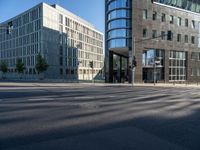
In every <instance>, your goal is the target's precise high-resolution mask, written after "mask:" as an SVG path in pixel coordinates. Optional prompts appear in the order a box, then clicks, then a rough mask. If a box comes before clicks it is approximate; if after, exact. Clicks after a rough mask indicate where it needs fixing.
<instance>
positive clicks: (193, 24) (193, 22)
mask: <svg viewBox="0 0 200 150" xmlns="http://www.w3.org/2000/svg"><path fill="white" fill-rule="evenodd" d="M192 28H193V29H195V21H194V20H192Z"/></svg>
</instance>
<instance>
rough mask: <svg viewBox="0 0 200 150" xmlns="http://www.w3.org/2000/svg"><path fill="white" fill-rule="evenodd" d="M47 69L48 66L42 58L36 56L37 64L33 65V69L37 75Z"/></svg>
mask: <svg viewBox="0 0 200 150" xmlns="http://www.w3.org/2000/svg"><path fill="white" fill-rule="evenodd" d="M48 67H49V65H48V64H47V63H46V60H45V59H44V58H43V57H42V55H41V54H39V55H38V56H37V63H36V65H35V68H36V70H37V72H38V74H40V73H42V72H44V71H46V70H47V68H48Z"/></svg>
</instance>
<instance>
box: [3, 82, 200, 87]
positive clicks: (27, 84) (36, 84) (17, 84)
mask: <svg viewBox="0 0 200 150" xmlns="http://www.w3.org/2000/svg"><path fill="white" fill-rule="evenodd" d="M80 85H82V86H107V87H119V86H120V87H126V86H127V87H134V86H136V87H171V88H200V84H199V85H197V83H196V84H194V83H193V84H173V83H156V84H155V85H154V84H153V83H135V84H134V85H132V84H128V83H125V84H120V83H112V84H111V83H66V82H63V83H60V82H57V83H56V82H17V81H16V82H0V87H21V86H23V87H39V86H48V87H66V86H67V87H69V86H80Z"/></svg>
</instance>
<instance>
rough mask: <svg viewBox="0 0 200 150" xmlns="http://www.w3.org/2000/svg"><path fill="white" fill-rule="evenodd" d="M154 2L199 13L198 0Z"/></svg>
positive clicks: (159, 0) (199, 4) (157, 0)
mask: <svg viewBox="0 0 200 150" xmlns="http://www.w3.org/2000/svg"><path fill="white" fill-rule="evenodd" d="M154 1H156V2H159V3H163V4H167V5H170V6H175V7H178V8H182V9H186V10H189V11H193V12H197V13H200V1H199V0H154Z"/></svg>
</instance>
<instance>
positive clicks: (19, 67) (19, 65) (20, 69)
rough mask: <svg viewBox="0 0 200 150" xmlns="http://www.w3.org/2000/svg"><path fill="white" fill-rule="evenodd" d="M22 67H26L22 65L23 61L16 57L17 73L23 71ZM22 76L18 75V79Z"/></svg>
mask: <svg viewBox="0 0 200 150" xmlns="http://www.w3.org/2000/svg"><path fill="white" fill-rule="evenodd" d="M24 69H26V67H25V66H24V63H23V62H22V59H17V64H16V70H17V72H18V73H19V74H22V73H23V72H24ZM21 78H22V76H21V75H20V79H21Z"/></svg>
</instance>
